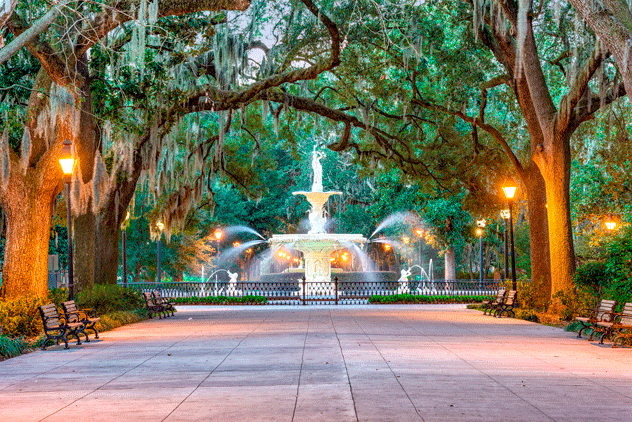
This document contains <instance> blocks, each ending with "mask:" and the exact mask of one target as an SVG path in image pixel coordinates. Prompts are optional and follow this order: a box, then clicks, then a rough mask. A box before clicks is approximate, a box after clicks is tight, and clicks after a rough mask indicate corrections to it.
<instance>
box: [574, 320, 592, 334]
mask: <svg viewBox="0 0 632 422" xmlns="http://www.w3.org/2000/svg"><path fill="white" fill-rule="evenodd" d="M580 323H581V324H582V328H581V329H580V330H579V333H577V338H582V333H583V332H584V330H585V329H586V328H588V327H590V326H589V325H586V324H584V322H583V321H580Z"/></svg>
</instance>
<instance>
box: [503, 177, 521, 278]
mask: <svg viewBox="0 0 632 422" xmlns="http://www.w3.org/2000/svg"><path fill="white" fill-rule="evenodd" d="M517 189H518V186H516V184H515V183H514V182H513V180H511V179H509V180H508V181H507V182H505V184H504V185H503V191H504V192H505V196H506V197H507V202H508V203H509V241H510V242H511V289H512V290H517V283H516V251H515V249H514V232H513V206H512V205H513V198H514V196H515V194H516V190H517Z"/></svg>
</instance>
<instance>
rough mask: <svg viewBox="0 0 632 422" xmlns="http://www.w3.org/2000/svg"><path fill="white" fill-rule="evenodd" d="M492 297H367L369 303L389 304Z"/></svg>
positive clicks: (468, 300) (477, 301)
mask: <svg viewBox="0 0 632 422" xmlns="http://www.w3.org/2000/svg"><path fill="white" fill-rule="evenodd" d="M490 299H492V297H491V296H483V295H478V296H448V295H436V296H427V295H411V294H401V295H389V296H380V295H373V296H371V297H370V298H369V303H373V304H375V303H379V304H389V303H480V302H482V301H484V300H490Z"/></svg>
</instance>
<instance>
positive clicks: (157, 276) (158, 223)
mask: <svg viewBox="0 0 632 422" xmlns="http://www.w3.org/2000/svg"><path fill="white" fill-rule="evenodd" d="M156 227H158V250H157V256H156V258H157V261H158V265H157V269H156V282H157V283H160V280H161V279H162V274H161V268H160V261H161V259H162V257H161V253H160V240H161V238H162V229H163V228H164V227H165V225H164V224H162V222H160V221H159V222H157V223H156Z"/></svg>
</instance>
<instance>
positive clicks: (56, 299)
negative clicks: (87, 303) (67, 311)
mask: <svg viewBox="0 0 632 422" xmlns="http://www.w3.org/2000/svg"><path fill="white" fill-rule="evenodd" d="M48 300H49V302H51V303H54V304H55V306H57V307H58V308H59V307H60V306H61V304H62V303H64V302H65V301H67V300H68V289H66V288H65V287H62V288H61V289H50V290H49V292H48Z"/></svg>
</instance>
